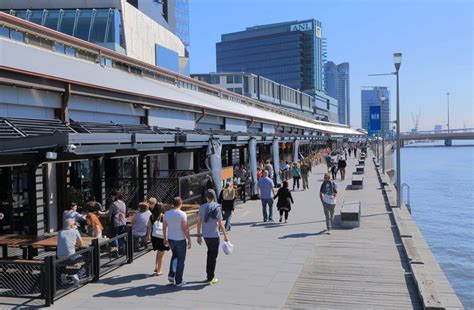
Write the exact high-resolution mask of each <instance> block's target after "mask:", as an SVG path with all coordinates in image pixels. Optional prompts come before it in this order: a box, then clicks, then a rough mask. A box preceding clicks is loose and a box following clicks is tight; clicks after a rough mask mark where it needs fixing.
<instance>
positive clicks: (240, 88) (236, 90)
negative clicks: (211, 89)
mask: <svg viewBox="0 0 474 310" xmlns="http://www.w3.org/2000/svg"><path fill="white" fill-rule="evenodd" d="M234 92H236V93H237V94H241V95H242V87H237V88H234Z"/></svg>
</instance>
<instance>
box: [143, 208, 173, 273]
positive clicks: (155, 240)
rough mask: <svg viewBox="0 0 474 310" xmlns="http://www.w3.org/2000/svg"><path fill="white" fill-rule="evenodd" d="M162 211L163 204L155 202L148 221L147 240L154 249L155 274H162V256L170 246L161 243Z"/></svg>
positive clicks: (163, 211)
mask: <svg viewBox="0 0 474 310" xmlns="http://www.w3.org/2000/svg"><path fill="white" fill-rule="evenodd" d="M163 213H165V210H164V207H163V205H162V204H161V203H156V204H155V206H154V208H153V210H152V212H151V216H150V221H149V222H148V240H151V245H152V246H153V251H156V259H155V270H154V272H155V275H156V276H161V275H162V274H163V272H162V271H161V268H162V266H163V258H164V257H165V253H166V251H169V250H170V248H169V247H167V246H165V245H164V243H163V241H164V240H163Z"/></svg>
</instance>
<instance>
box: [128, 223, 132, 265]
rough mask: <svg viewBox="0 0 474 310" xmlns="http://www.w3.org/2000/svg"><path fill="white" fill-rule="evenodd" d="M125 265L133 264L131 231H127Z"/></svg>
mask: <svg viewBox="0 0 474 310" xmlns="http://www.w3.org/2000/svg"><path fill="white" fill-rule="evenodd" d="M127 255H128V259H127V263H128V264H131V263H132V262H133V234H132V229H131V228H129V229H128V230H127Z"/></svg>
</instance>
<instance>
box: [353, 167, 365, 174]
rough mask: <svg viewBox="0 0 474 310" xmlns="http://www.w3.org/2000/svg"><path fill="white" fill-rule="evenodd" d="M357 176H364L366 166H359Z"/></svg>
mask: <svg viewBox="0 0 474 310" xmlns="http://www.w3.org/2000/svg"><path fill="white" fill-rule="evenodd" d="M355 174H364V166H361V165H357V166H356V171H355Z"/></svg>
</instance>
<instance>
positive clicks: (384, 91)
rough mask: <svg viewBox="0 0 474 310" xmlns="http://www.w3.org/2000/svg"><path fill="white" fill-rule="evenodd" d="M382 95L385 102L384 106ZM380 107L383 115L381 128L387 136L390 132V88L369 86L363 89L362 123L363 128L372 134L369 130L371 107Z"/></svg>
mask: <svg viewBox="0 0 474 310" xmlns="http://www.w3.org/2000/svg"><path fill="white" fill-rule="evenodd" d="M382 95H383V96H384V97H385V100H384V102H383V104H382V99H381V98H382ZM372 106H380V107H381V108H380V114H381V117H380V119H381V128H383V130H384V132H385V134H388V133H389V131H390V91H389V90H388V87H383V86H368V87H362V90H361V122H362V128H363V129H365V130H367V131H368V132H369V133H370V132H371V130H370V128H369V123H370V107H372Z"/></svg>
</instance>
